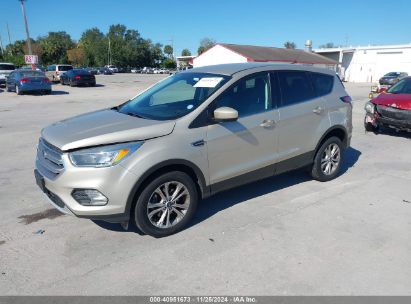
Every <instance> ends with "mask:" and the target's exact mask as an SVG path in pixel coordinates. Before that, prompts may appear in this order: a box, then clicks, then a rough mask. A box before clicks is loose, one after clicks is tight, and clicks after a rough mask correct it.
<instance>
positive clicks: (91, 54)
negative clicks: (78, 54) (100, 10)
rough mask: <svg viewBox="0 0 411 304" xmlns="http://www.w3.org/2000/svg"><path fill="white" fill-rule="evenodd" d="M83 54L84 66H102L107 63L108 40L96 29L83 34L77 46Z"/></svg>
mask: <svg viewBox="0 0 411 304" xmlns="http://www.w3.org/2000/svg"><path fill="white" fill-rule="evenodd" d="M78 46H79V47H80V48H82V49H83V50H84V53H85V57H86V58H85V65H86V66H103V65H105V64H106V62H107V51H108V39H107V37H106V35H104V34H103V33H102V32H101V31H100V30H99V29H98V28H96V27H93V28H91V29H88V30H86V31H84V32H83V34H82V35H81V38H80V41H79V45H78Z"/></svg>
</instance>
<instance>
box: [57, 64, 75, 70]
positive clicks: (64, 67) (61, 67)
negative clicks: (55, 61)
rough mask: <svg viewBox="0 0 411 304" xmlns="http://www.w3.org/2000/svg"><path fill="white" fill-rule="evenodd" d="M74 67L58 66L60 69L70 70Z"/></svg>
mask: <svg viewBox="0 0 411 304" xmlns="http://www.w3.org/2000/svg"><path fill="white" fill-rule="evenodd" d="M72 69H73V67H72V66H71V65H60V66H58V70H59V71H70V70H72Z"/></svg>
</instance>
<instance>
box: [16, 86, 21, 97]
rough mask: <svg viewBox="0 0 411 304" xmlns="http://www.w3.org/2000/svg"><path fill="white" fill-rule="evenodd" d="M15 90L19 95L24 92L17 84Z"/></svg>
mask: <svg viewBox="0 0 411 304" xmlns="http://www.w3.org/2000/svg"><path fill="white" fill-rule="evenodd" d="M15 90H16V94H17V95H21V94H22V92H21V90H20V88H19V86H18V85H16V88H15Z"/></svg>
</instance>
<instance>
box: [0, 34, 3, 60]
mask: <svg viewBox="0 0 411 304" xmlns="http://www.w3.org/2000/svg"><path fill="white" fill-rule="evenodd" d="M0 50H1V54H2V55H3V54H4V49H3V41H2V39H1V35H0Z"/></svg>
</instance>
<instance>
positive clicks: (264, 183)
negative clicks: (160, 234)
mask: <svg viewBox="0 0 411 304" xmlns="http://www.w3.org/2000/svg"><path fill="white" fill-rule="evenodd" d="M360 156H361V152H360V151H359V150H357V149H355V148H352V147H349V148H348V149H347V150H346V151H345V154H344V162H343V164H342V167H341V172H340V175H342V174H345V173H346V172H347V171H349V169H350V168H352V167H354V166H355V164H356V163H357V162H358V160H359V158H360ZM306 171H307V170H304V169H299V170H295V171H291V172H287V173H283V174H280V175H277V176H273V177H269V178H266V179H262V180H260V181H256V182H253V183H250V184H247V185H244V186H241V187H237V188H234V189H230V190H227V191H224V192H221V193H218V194H216V195H213V196H211V197H209V198H207V199H205V200H203V201H202V202H201V203H200V204H199V206H198V208H197V212H196V215H195V216H194V218H193V220H192V221H191V223H190V224H189V225H188V226H187V227H186V228H185V229H188V228H190V227H192V226H195V225H197V224H199V223H201V222H203V221H205V220H207V219H208V218H211V217H212V216H214V215H215V214H217V213H219V212H221V211H223V210H225V209H228V208H231V207H233V206H235V205H237V204H239V203H242V202H245V201H247V200H250V199H253V198H256V197H259V196H263V195H266V194H268V193H272V192H275V191H278V190H281V189H285V188H288V187H292V186H295V185H298V184H302V183H305V182H308V181H310V180H312V178H311V177H310V176H309V174H307V172H306ZM93 222H94V223H95V224H97V225H98V226H100V227H101V228H104V229H107V230H111V231H117V232H126V231H125V230H124V229H123V228H122V227H121V225H120V224H113V223H107V222H103V221H93ZM185 229H184V230H185ZM127 232H134V233H138V234H140V235H144V234H143V233H142V232H141V231H139V230H138V228H137V227H135V226H134V225H131V224H130V225H129V229H128V230H127Z"/></svg>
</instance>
